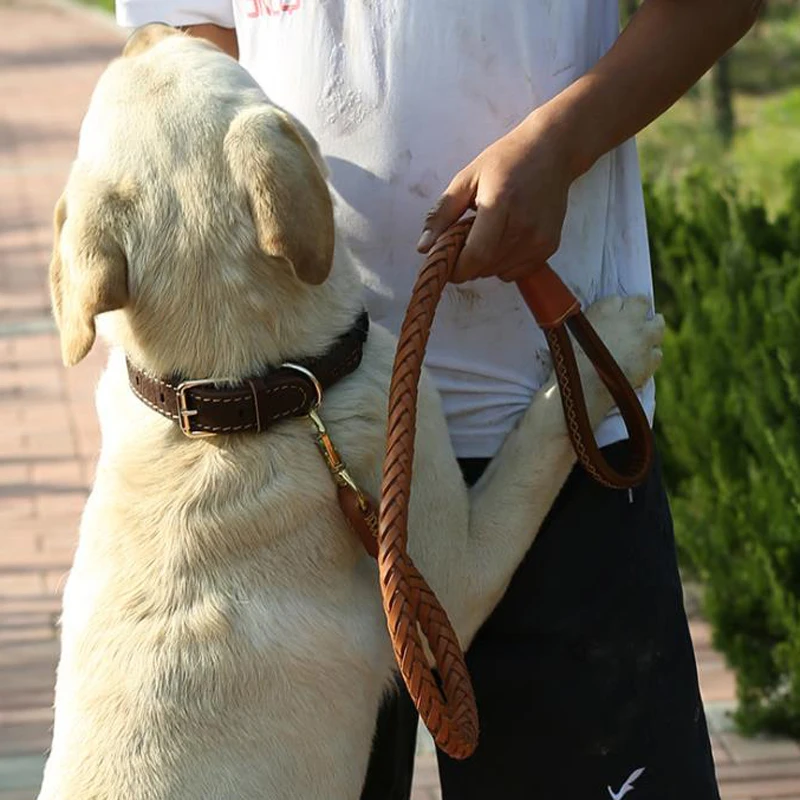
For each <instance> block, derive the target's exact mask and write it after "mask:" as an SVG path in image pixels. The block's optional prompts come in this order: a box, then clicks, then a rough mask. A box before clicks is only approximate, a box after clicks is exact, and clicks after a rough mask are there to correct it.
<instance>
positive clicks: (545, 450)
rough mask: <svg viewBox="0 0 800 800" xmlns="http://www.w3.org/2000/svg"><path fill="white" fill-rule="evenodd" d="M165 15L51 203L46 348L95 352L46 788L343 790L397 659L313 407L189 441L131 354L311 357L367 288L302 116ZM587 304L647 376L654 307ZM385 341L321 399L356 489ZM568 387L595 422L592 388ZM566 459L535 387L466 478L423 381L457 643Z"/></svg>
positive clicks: (632, 371)
mask: <svg viewBox="0 0 800 800" xmlns="http://www.w3.org/2000/svg"><path fill="white" fill-rule="evenodd" d="M172 34H173V32H172V31H170V30H168V29H163V28H155V29H154V28H148V29H146V31H144V32H143V33H141V34H139V36H140V38H138V39H134V40H133V42H132V44H131V45H129V48H128V52H127V55H126V56H125V57H123V58H120V59H118V60H116V61H115V62H113V63H112V64H111V65H110V66H109V67H108V69H107V71H106V72H105V74H104V75H103V76H102V78H101V79H100V82H99V84H98V86H97V88H96V91H95V93H94V95H93V98H92V101H91V105H90V108H89V110H88V113H87V116H86V119H85V121H84V124H83V127H82V129H81V136H80V145H79V151H78V156H77V159H76V161H75V164H74V167H73V170H72V173H71V175H70V178H69V181H68V184H67V187H66V190H65V193H64V196H63V197H62V200H61V201H60V202H59V206H58V209H57V213H56V242H55V248H54V255H53V262H52V266H51V276H52V291H53V305H54V311H55V314H56V318H57V320H58V324H59V327H60V330H61V335H62V344H63V354H64V359H65V361H66V362H67V363H75V362H76V361H78V360H80V359H81V358H82V357H83V356H84V355H85V354H86V352H88V350H89V348H90V347H91V345H92V342H93V340H94V335H95V333H94V318H95V316H96V315H97V314H99V313H101V312H108V311H111V313H108V314H104V315H103V317H102V318H101V319H100V320H99V321H98V322H99V323H100V327H101V331H102V332H103V333H104V335H105V336H107V338H108V339H109V341H110V342H111V344H112V345H113V347H112V352H111V356H110V359H109V363H108V368H107V370H106V371H105V373H104V375H103V377H102V379H101V381H100V385H99V388H98V392H97V409H98V414H99V418H100V423H101V427H102V441H103V444H102V451H101V454H100V459H99V464H98V469H97V477H96V480H95V484H94V488H93V490H92V493H91V496H90V497H89V500H88V502H87V505H86V509H85V512H84V514H83V518H82V521H81V528H80V540H79V545H78V549H77V553H76V556H75V562H74V566H73V568H72V571H71V573H70V576H69V580H68V582H67V585H66V589H65V592H64V613H63V618H62V655H61V661H60V664H59V667H58V680H57V689H56V718H55V730H54V737H53V746H52V753H51V755H50V758H49V760H48V763H47V768H46V772H45V778H44V784H43V787H42V790H41V794H40V798H41V800H189V799H190V798H191V800H198V799H199V798H208V799H209V800H234V798H235V799H236V800H249V799H250V798H252V800H323V799H324V800H355V799H356V798H358V796H359V792H360V789H361V784H362V780H363V777H364V772H365V768H366V764H367V759H368V755H369V751H370V744H371V738H372V735H373V730H374V726H375V720H376V716H377V712H378V707H379V704H380V702H381V697H382V695H383V693H384V692H385V691H386V689H387V686H388V685H389V683H390V677H391V675H392V670H393V661H392V654H391V650H390V646H389V642H388V638H387V634H386V626H385V623H384V620H383V615H382V610H381V603H380V599H379V595H378V588H377V581H376V567H375V564H374V563H373V562H372V561H371V560H370V559H369V558H368V557H367V556H366V555H365V553H364V552H363V550H362V547H361V545H360V543H359V541H358V540H357V538H356V537H355V536H354V535H353V534H352V533H351V532H350V531H349V529H348V528H347V526H346V524H345V522H344V519H343V517H342V514H341V512H340V510H339V507H338V505H337V502H336V495H335V490H334V485H333V482H332V480H331V478H330V476H329V474H328V473H327V471H326V468H325V465H324V464H323V461H322V459H321V458H320V455H319V453H318V452H317V450H316V449H315V445H314V443H313V440H312V429H311V427H310V424H309V422H308V421H306V420H303V419H295V420H289V421H286V422H284V423H282V424H279V425H276V426H275V427H274V428H272V429H270V430H269V431H268V432H267V433H264V434H261V435H239V436H227V437H218V438H212V439H202V440H195V441H191V440H189V439H187V438H185V437H184V436H183V435H182V434H181V433H180V431H179V430H178V428H177V427H176V425H175V424H174V423H172V422H170V421H169V420H166V419H164V418H163V417H161V416H159V415H158V414H156V413H154V412H153V411H151V410H150V409H148V408H147V407H146V406H145V405H144V404H143V403H141V402H140V401H139V400H137V399H136V397H135V396H134V395H133V393H132V392H131V391H130V389H129V388H128V382H127V376H126V372H125V365H124V358H125V354H126V353H127V354H128V356H129V357H130V358H131V359H133V361H134V362H135V363H137V364H138V365H139V366H141V367H143V368H145V369H147V370H149V371H150V372H151V373H153V374H155V375H168V374H172V373H180V374H181V375H183V376H185V377H187V378H200V377H202V378H208V377H212V378H218V379H220V380H223V379H229V380H236V379H239V378H242V377H244V376H246V375H248V374H251V373H254V372H257V371H260V370H263V369H264V368H265V367H267V366H274V365H277V364H280V363H281V362H282V361H283V360H284V359H291V358H295V359H296V358H299V357H303V356H311V355H314V354H317V353H320V352H323V351H324V350H325V349H326V348H327V347H328V346H329V345H330V343H331V342H332V341H333V340H334V339H335V337H337V336H338V335H339V334H341V333H342V332H343V331H345V330H347V329H348V328H349V327H350V326H351V324H352V322H353V320H354V318H355V317H356V315H357V314H358V312H359V311H360V309H361V307H362V299H361V288H360V281H359V276H358V272H357V270H356V268H355V266H354V264H353V263H352V260H351V258H350V256H349V255H348V253H347V252H346V250H345V249H344V248H343V247H342V246H341V244H340V243H339V242H338V241H335V237H334V227H333V217H332V212H331V205H330V197H329V194H328V192H327V189H326V186H325V183H324V178H323V173H322V170H323V169H324V166H323V164H322V160H321V158H320V156H319V153H318V152H317V151H316V145H314V143H313V140H312V139H311V138H310V136H309V134H308V132H307V131H305V130H304V129H303V128H302V127H300V126H299V123H297V122H296V121H293V120H291V119H290V118H289V117H288V116H287V115H286V114H284V113H283V112H282V111H281V110H279V109H277V108H275V107H274V106H272V105H270V103H269V101H268V100H267V98H266V97H265V96H264V95H263V93H262V92H261V91H260V89H259V88H258V87H257V86H256V84H255V83H254V82H253V81H252V79H251V78H250V77H249V76H248V74H247V73H246V72H245V71H244V70H243V69H241V68H240V67H239V66H238V65H237V64H236V63H235V62H234V61H233V60H232V59H230V58H228V57H227V56H225V55H224V54H223V53H221V52H220V51H218V50H217V49H216V48H214V47H213V46H211V45H208V44H205V43H203V42H199V41H197V40H193V39H190V38H188V37H187V36H184V35H183V34H176V35H172ZM412 257H413V254H411V253H410V254H409V258H412ZM590 315H591V318H592V320H593V322H594V324H595V325H596V327H597V329H598V331H599V332H600V334H601V336H602V337H603V338H604V339H605V340H606V342H607V343H608V344H609V346H610V347H611V349H612V351H613V352H614V354H615V356H616V357H617V359H618V360H619V362H620V363H621V365H622V366H623V368H624V369H625V371H626V372H627V374H628V376H629V377H630V379H631V380H632V381H633V382H634V383H635V384H637V385H641V384H642V383H643V382H644V381H645V380H646V379H647V378H649V376H650V375H651V374H652V373H653V371H654V369H655V368H656V366H657V363H658V361H659V359H660V352H659V350H658V345H659V343H660V340H661V335H662V328H663V322H662V320H661V319H660V318H659V317H655V318H648V307H647V303H646V302H645V301H644V300H642V299H628V300H625V301H623V300H620V299H617V298H612V299H608V300H604V301H602V302H601V303H598V304H596V305H595V306H594V307H593V308H592V309H591V310H590ZM394 346H395V340H394V339H393V338H392V337H391V336H390V335H389V334H388V333H387V332H386V331H385V330H383V329H381V328H380V327H379V326H377V325H373V326H372V330H371V333H370V337H369V341H368V342H367V345H366V349H365V353H364V359H363V363H362V365H361V366H360V367H359V369H358V370H357V371H356V372H355V373H354V374H353V375H352V376H350V377H348V378H346V379H345V380H343V381H341V383H340V384H338V385H336V386H335V387H334V388H332V389H331V390H330V391H329V392H328V394H327V396H326V397H325V401H324V404H323V407H322V410H321V414H322V416H323V418H324V419H325V421H326V422H327V424H328V426H329V428H330V430H331V433H332V435H333V438H334V440H335V442H336V443H337V444H338V446H339V448H340V450H341V452H342V453H343V454H344V456H345V458H346V460H347V462H348V464H349V465H350V467H351V469H352V472H353V473H354V475H355V476H356V477H357V479H358V480H360V481H361V483H362V485H363V487H364V488H365V489H366V490H368V491H369V492H371V493H372V494H373V495H377V494H378V491H379V479H380V467H381V461H382V456H383V449H384V433H385V431H384V428H385V408H386V404H387V389H388V385H389V377H390V371H391V364H392V358H393V353H394ZM583 379H584V386H585V389H586V397H587V401H588V406H589V409H590V412H591V416H592V418H593V420H594V422H595V423H596V422H598V421H599V420H600V419H601V418H602V417H603V416H604V415H605V414H606V413H607V411H608V410H609V408H610V405H611V402H610V398H609V397H608V396H607V395H606V393H605V391H604V390H603V389H602V387H601V385H600V384H599V381H598V380H597V378H596V377H595V376H594V373H593V372H592V371H591V370H586V369H584V370H583ZM572 465H573V454H572V451H571V448H570V445H569V442H568V440H567V437H566V434H565V426H564V421H563V418H562V412H561V406H560V401H559V398H558V393H557V390H555V389H554V387H553V385H552V384H551V385H549V386H548V387H547V388H545V389H544V390H542V391H540V392H539V393H537V395H536V397H535V398H534V400H533V402H532V404H531V407H530V410H529V411H528V412H527V414H526V415H525V417H524V419H523V420H522V422H521V423H520V425H519V426H518V427H517V429H516V430H515V431H514V432H513V433H512V434H511V435H510V437H509V439H508V441H507V442H506V444H505V446H504V448H503V450H502V452H501V454H500V456H499V457H498V458H497V459H496V460H495V463H494V464H493V466H492V468H491V469H490V471H489V473H488V474H487V475H486V476H485V478H484V479H483V480H482V481H481V482H480V483H479V484H478V485H477V486H476V487H475V488H474V489H473V490H472V491H468V490H467V488H466V487H465V486H464V484H463V482H462V479H461V477H460V473H459V469H458V466H457V464H456V460H455V457H454V455H453V451H452V449H451V445H450V442H449V439H448V434H447V429H446V426H445V420H444V417H443V414H442V409H441V406H440V402H439V397H438V395H437V393H436V392H435V390H434V389H433V387H432V385H431V383H430V381H429V379H428V378H427V377H423V381H422V387H421V391H420V401H419V423H418V436H417V452H416V460H415V463H414V476H415V480H414V488H413V497H412V502H411V524H410V550H411V552H412V555H413V557H414V559H415V561H416V563H417V565H418V567H419V568H420V570H421V572H422V573H423V574H424V575H425V576H426V578H427V579H428V580H429V582H430V584H431V585H432V587H433V588H434V589H435V591H436V592H437V593H438V595H439V597H440V599H441V600H442V602H443V604H444V606H445V607H446V608H447V609H448V611H449V612H450V615H451V618H452V620H453V622H454V624H455V626H456V629H457V632H458V635H459V636H460V638H461V641H462V642H463V644H464V645H465V646H466V645H467V644H468V643H469V642H470V640H471V638H472V636H473V635H474V633H475V631H476V629H477V628H478V626H479V625H480V624H481V622H482V621H483V620H484V619H485V618H486V616H487V615H488V613H489V612H490V610H491V608H492V607H493V605H494V604H495V603H496V602H497V600H498V599H499V598H500V596H501V595H502V593H503V591H504V588H505V587H506V585H507V583H508V581H509V579H510V576H511V574H512V572H513V570H514V568H515V566H516V565H517V564H518V562H519V561H520V559H521V558H522V556H523V554H524V553H525V551H526V550H527V549H528V547H529V546H530V544H531V542H532V541H533V538H534V536H535V534H536V531H537V529H538V528H539V525H540V523H541V521H542V519H543V517H544V516H545V514H546V512H547V510H548V508H549V507H550V505H551V503H552V501H553V500H554V498H555V496H556V494H557V492H558V490H559V488H560V487H561V485H562V483H563V482H564V480H565V478H566V476H567V474H568V473H569V471H570V469H571V467H572Z"/></svg>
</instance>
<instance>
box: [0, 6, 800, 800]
mask: <svg viewBox="0 0 800 800" xmlns="http://www.w3.org/2000/svg"><path fill="white" fill-rule="evenodd" d="M0 30H2V31H3V36H2V38H1V39H0V98H2V103H0V800H33V798H34V797H35V795H36V789H37V786H38V784H39V780H40V776H41V769H42V764H43V762H44V753H45V752H46V750H47V747H48V744H49V737H50V726H51V724H52V711H51V703H52V686H53V680H54V669H55V665H56V660H57V657H58V640H57V631H56V620H57V617H58V610H59V604H60V597H59V595H60V588H61V586H62V585H63V581H64V578H65V576H66V573H67V571H68V570H69V565H70V561H71V557H72V552H73V548H74V544H75V534H76V530H77V524H78V518H79V515H80V511H81V508H82V506H83V503H84V502H85V499H86V495H87V490H88V486H89V484H90V482H91V479H92V473H93V468H94V462H95V458H96V455H97V451H98V445H99V436H98V432H97V426H96V421H95V414H94V406H93V397H92V395H93V390H94V383H95V381H96V378H97V375H98V374H99V371H100V369H101V367H102V363H103V360H104V354H103V352H102V348H100V347H97V348H95V350H94V351H93V352H92V353H91V355H90V356H89V357H88V358H87V359H86V361H85V362H83V363H82V364H81V365H79V366H78V367H75V368H73V369H72V370H69V371H67V370H64V369H63V368H62V366H61V362H60V358H59V351H58V340H57V337H56V335H55V331H54V328H53V324H52V321H51V317H50V313H49V301H48V295H47V286H46V272H47V263H48V259H49V250H50V238H51V215H52V209H53V206H54V205H55V201H56V199H57V197H58V194H59V191H60V189H61V187H62V186H63V183H64V180H65V178H66V175H67V171H68V169H69V163H70V161H71V159H72V157H73V155H74V151H75V146H76V139H77V132H78V128H79V125H80V120H81V117H82V115H83V113H84V111H85V109H86V106H87V103H88V99H89V95H90V93H91V90H92V87H93V85H94V83H95V81H96V80H97V77H98V76H99V74H100V72H101V71H102V69H103V67H104V65H105V64H106V63H107V62H108V60H109V59H110V58H113V57H114V56H116V55H117V54H118V52H119V48H120V44H121V42H122V39H123V35H122V33H121V32H120V31H118V30H116V29H115V28H114V26H113V25H112V24H111V22H110V21H109V19H108V18H107V17H103V16H102V15H98V14H96V13H93V12H88V11H86V10H84V9H80V8H78V7H72V6H69V5H62V4H60V3H58V4H56V3H53V2H44V1H43V0H18V2H9V0H0ZM692 633H693V638H694V642H695V647H696V651H697V656H698V663H699V670H700V678H701V683H702V689H703V697H704V701H705V703H706V709H707V713H708V715H709V721H710V726H711V730H712V740H713V745H714V753H715V758H716V762H717V766H718V773H719V778H720V783H721V787H722V796H723V798H724V800H777V799H778V798H782V800H789V798H793V799H794V800H800V747H798V745H797V744H796V743H794V742H790V741H784V740H765V739H757V740H746V739H743V738H742V737H740V736H739V735H737V734H736V733H735V732H733V730H732V727H731V725H730V722H729V719H728V716H727V712H728V711H729V710H730V708H732V705H733V697H734V686H733V679H732V676H731V674H730V673H729V672H728V671H727V670H726V668H725V666H724V663H723V662H722V659H721V658H720V656H719V655H718V654H717V653H715V652H714V650H713V649H712V647H711V645H710V642H709V631H708V627H707V625H706V624H705V623H704V622H702V621H701V620H699V619H696V620H693V622H692ZM438 797H439V791H438V783H437V778H436V769H435V759H434V757H433V751H432V748H431V745H430V742H429V740H427V739H425V738H424V737H422V738H421V741H420V747H419V758H418V769H417V776H416V781H415V792H414V800H434V798H438ZM566 800H573V798H567V799H566ZM676 800H678V799H676Z"/></svg>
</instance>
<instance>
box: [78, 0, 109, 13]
mask: <svg viewBox="0 0 800 800" xmlns="http://www.w3.org/2000/svg"><path fill="white" fill-rule="evenodd" d="M81 2H83V3H84V4H85V5H87V6H96V7H97V8H104V9H105V10H106V11H113V10H114V0H81Z"/></svg>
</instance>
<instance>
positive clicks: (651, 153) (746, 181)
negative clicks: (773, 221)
mask: <svg viewBox="0 0 800 800" xmlns="http://www.w3.org/2000/svg"><path fill="white" fill-rule="evenodd" d="M709 90H710V87H709V86H708V84H707V81H704V82H703V83H701V85H700V87H699V91H696V92H694V93H692V95H690V96H688V97H686V98H684V99H683V100H680V101H679V102H678V103H677V104H676V105H675V106H674V107H673V108H671V109H670V110H669V111H668V112H667V113H666V114H664V116H662V117H661V118H660V119H659V120H657V121H656V122H655V123H653V124H652V125H651V126H650V127H649V128H648V129H647V130H645V131H644V132H643V133H641V134H640V135H639V147H640V152H641V158H642V171H643V172H644V174H645V176H646V177H647V178H649V179H651V180H655V181H660V180H665V179H666V180H675V179H679V178H680V177H681V176H682V175H684V174H686V173H687V172H688V171H690V170H691V169H693V168H694V167H697V166H698V165H702V166H706V167H709V168H711V170H713V171H714V172H715V173H716V174H718V175H719V177H720V179H721V180H723V179H728V178H735V179H736V181H737V184H738V185H739V186H740V191H741V192H742V193H743V194H748V193H756V194H758V195H759V196H761V197H763V198H765V200H766V203H767V207H768V210H769V212H770V214H771V215H774V214H776V213H778V212H779V211H780V210H781V209H782V208H783V207H784V206H785V204H786V201H787V200H788V187H787V183H786V181H785V180H784V174H785V171H786V169H787V168H788V167H789V166H790V165H791V164H792V163H794V162H797V161H800V88H798V87H795V88H791V89H784V90H782V91H780V92H776V93H774V94H771V95H746V94H742V93H739V94H737V95H736V97H735V99H734V108H735V113H736V119H737V130H736V134H735V136H734V140H733V143H732V145H731V147H730V149H728V150H726V149H725V148H724V147H723V145H722V142H721V141H720V138H719V136H718V135H717V132H716V130H715V129H714V116H713V109H712V107H711V98H710V91H709Z"/></svg>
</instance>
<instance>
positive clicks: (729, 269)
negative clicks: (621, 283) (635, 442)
mask: <svg viewBox="0 0 800 800" xmlns="http://www.w3.org/2000/svg"><path fill="white" fill-rule="evenodd" d="M787 180H788V181H789V183H790V194H791V198H792V199H791V202H790V204H789V206H788V208H789V210H788V211H786V212H785V213H783V214H782V215H780V216H779V217H778V218H777V219H774V220H770V219H769V218H768V216H767V213H766V210H765V203H764V202H763V200H760V199H758V198H753V199H749V200H747V201H742V200H740V199H735V198H736V196H737V192H736V187H735V186H727V187H726V190H724V191H719V190H718V189H717V188H715V187H718V186H719V180H717V179H716V178H715V176H709V175H702V174H696V175H694V176H693V177H691V178H689V179H687V180H686V181H685V182H683V183H682V184H681V185H680V186H678V187H674V186H673V187H666V186H661V187H658V188H653V187H647V190H646V200H647V205H648V220H649V227H650V237H651V250H652V255H653V265H654V274H655V279H656V299H657V303H658V305H659V307H660V309H661V310H662V311H663V313H664V314H665V316H666V318H667V322H668V326H669V332H668V334H667V338H666V341H665V348H664V352H665V358H664V364H663V366H662V369H661V371H660V373H659V377H658V384H657V391H658V418H659V422H658V426H657V436H658V439H659V444H660V447H661V451H662V455H663V458H664V462H665V471H666V475H667V480H668V484H669V487H670V491H671V496H672V502H673V511H674V514H675V522H676V532H677V536H678V542H679V547H680V549H681V554H682V556H683V557H684V563H686V562H687V561H688V568H689V569H690V570H692V571H694V572H695V573H696V574H697V575H698V577H699V578H700V580H701V581H702V583H703V584H704V587H705V610H706V613H707V615H708V617H709V620H710V622H711V624H712V627H713V630H714V643H715V645H716V646H717V647H718V648H719V649H720V650H721V651H722V652H723V653H724V654H725V656H726V657H727V659H728V661H729V663H730V664H731V666H732V667H733V668H734V670H735V672H736V675H737V683H738V691H739V701H740V711H739V723H740V725H741V726H742V728H743V729H744V730H746V731H755V730H772V731H776V732H781V733H786V734H789V735H792V736H795V737H798V738H800V167H799V168H796V169H793V170H792V171H791V173H790V174H789V176H788V178H787Z"/></svg>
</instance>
